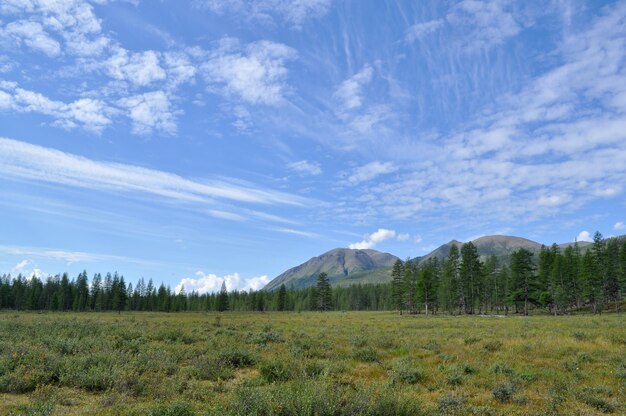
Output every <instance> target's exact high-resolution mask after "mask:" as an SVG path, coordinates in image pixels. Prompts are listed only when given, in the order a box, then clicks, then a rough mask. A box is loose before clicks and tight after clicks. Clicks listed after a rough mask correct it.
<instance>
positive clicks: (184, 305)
mask: <svg viewBox="0 0 626 416" xmlns="http://www.w3.org/2000/svg"><path fill="white" fill-rule="evenodd" d="M536 254H537V255H535V253H533V252H531V251H529V250H526V249H523V248H522V249H518V250H516V251H514V252H513V253H512V255H511V257H510V260H509V261H508V263H506V264H504V263H503V262H501V261H500V260H498V258H497V257H496V256H489V257H487V258H486V259H481V257H480V256H479V254H478V250H477V248H476V246H474V244H472V243H471V242H469V243H465V244H463V245H462V246H461V248H460V249H459V248H458V247H457V246H455V245H453V246H452V247H451V248H450V252H449V254H448V255H447V256H446V257H445V259H443V260H439V259H437V258H432V259H429V260H427V261H423V262H416V261H412V260H407V261H400V260H398V261H397V262H396V263H395V264H394V266H393V269H392V271H391V279H392V280H391V283H386V284H366V285H352V286H347V287H333V288H331V287H330V284H329V282H328V277H327V276H326V274H325V273H320V275H319V276H318V280H317V284H316V285H315V286H312V287H309V288H305V289H294V288H287V287H285V286H284V285H282V286H281V287H280V288H279V290H277V291H273V292H268V291H263V290H260V291H231V292H229V291H227V289H226V286H225V284H222V288H221V290H220V291H219V292H217V293H207V294H199V293H197V292H191V293H186V292H185V290H184V289H183V290H181V291H180V292H178V293H176V292H175V291H172V289H171V288H170V287H168V286H165V285H164V284H160V285H159V286H158V287H156V286H155V285H154V283H153V281H152V279H149V280H148V281H147V282H146V281H145V280H144V279H143V278H141V279H139V280H138V281H137V282H136V284H135V285H134V286H133V284H132V283H128V284H127V283H126V281H125V279H124V276H122V275H119V274H118V273H113V274H111V273H107V274H106V275H104V276H102V275H101V274H99V273H96V274H95V275H94V276H93V277H92V279H91V282H89V278H88V276H87V272H86V271H83V272H82V273H80V274H79V275H78V276H77V277H76V278H73V279H70V277H69V276H68V274H67V273H64V274H62V275H56V276H49V277H47V278H46V279H45V281H42V280H40V279H39V278H37V277H35V276H31V277H30V278H28V277H26V276H23V275H21V274H20V275H18V276H16V277H12V276H11V275H10V274H9V275H7V274H5V275H2V276H1V277H0V309H14V310H33V311H37V310H39V311H41V310H48V311H77V312H81V311H118V312H122V311H155V312H156V311H160V312H177V311H225V310H232V311H309V310H398V311H400V313H405V312H406V313H426V314H434V313H441V312H445V313H450V314H481V313H505V314H506V313H523V314H528V313H529V310H531V309H543V310H545V311H548V312H550V313H553V314H564V313H569V312H571V311H573V310H579V309H581V308H589V309H590V310H592V311H593V312H594V313H598V312H602V311H603V310H606V309H608V308H612V309H614V310H619V307H620V303H621V302H622V301H623V299H624V297H625V295H626V239H621V240H620V239H616V238H610V239H606V240H605V239H603V238H602V235H601V234H600V233H596V234H595V236H594V242H593V245H592V246H591V247H590V248H585V249H584V250H583V249H581V247H579V246H578V244H574V245H570V246H568V247H566V248H565V249H561V248H559V247H558V246H557V245H556V244H554V245H552V246H550V247H545V246H544V247H542V248H541V250H540V251H539V252H538V253H536Z"/></svg>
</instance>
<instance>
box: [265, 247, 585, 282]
mask: <svg viewBox="0 0 626 416" xmlns="http://www.w3.org/2000/svg"><path fill="white" fill-rule="evenodd" d="M472 243H474V245H475V246H476V247H477V249H478V254H479V255H480V256H481V258H483V260H484V259H485V258H487V257H489V256H491V255H492V254H493V255H495V256H496V257H497V258H498V260H500V261H501V262H504V263H507V262H508V261H509V257H510V256H511V253H513V251H515V250H517V249H519V248H525V249H527V250H530V251H533V252H539V250H540V249H541V246H542V244H540V243H537V242H535V241H532V240H528V239H526V238H522V237H514V236H506V235H490V236H484V237H480V238H477V239H475V240H473V241H472ZM572 244H573V243H564V244H559V247H560V248H561V249H564V248H565V247H567V246H569V245H572ZM578 244H579V246H580V247H581V249H582V250H583V251H584V250H585V249H586V248H587V247H590V246H591V243H587V242H579V243H578ZM453 245H456V246H457V247H458V248H459V249H460V248H461V246H462V245H463V243H462V242H460V241H457V240H452V241H450V242H448V243H446V244H443V245H441V246H439V247H438V248H436V249H435V250H433V251H431V252H430V253H428V254H426V255H425V256H421V257H415V258H413V259H412V260H413V261H416V262H422V261H426V260H428V259H430V258H437V259H439V260H443V259H444V258H445V257H446V256H447V255H448V253H450V248H451V247H452V246H453ZM535 257H536V256H535ZM396 260H398V257H396V256H394V255H392V254H389V253H382V252H380V251H376V250H352V249H347V248H336V249H334V250H330V251H328V252H326V253H324V254H322V255H320V256H317V257H313V258H311V259H310V260H308V261H306V262H304V263H302V264H301V265H299V266H296V267H293V268H291V269H289V270H287V271H286V272H284V273H282V274H281V275H279V276H277V277H276V278H274V279H273V280H272V281H271V282H269V283H268V284H267V286H265V290H276V289H278V288H279V287H280V285H281V284H283V283H284V284H285V286H287V287H293V288H294V289H301V288H305V287H308V286H312V285H314V284H315V281H316V279H317V276H318V275H319V274H320V273H321V272H326V273H327V274H328V278H329V281H330V283H331V285H333V286H349V285H353V284H358V283H361V284H365V283H385V282H389V281H391V267H392V266H393V263H394V262H395V261H396Z"/></svg>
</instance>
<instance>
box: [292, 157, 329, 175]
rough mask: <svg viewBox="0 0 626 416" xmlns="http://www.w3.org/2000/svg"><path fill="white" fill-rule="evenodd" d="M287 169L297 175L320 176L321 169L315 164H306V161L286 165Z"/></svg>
mask: <svg viewBox="0 0 626 416" xmlns="http://www.w3.org/2000/svg"><path fill="white" fill-rule="evenodd" d="M287 167H288V168H289V169H291V170H293V171H296V172H299V173H305V174H308V175H314V176H315V175H321V174H322V168H321V167H320V165H319V163H317V162H308V161H306V160H300V161H298V162H293V163H290V164H288V165H287Z"/></svg>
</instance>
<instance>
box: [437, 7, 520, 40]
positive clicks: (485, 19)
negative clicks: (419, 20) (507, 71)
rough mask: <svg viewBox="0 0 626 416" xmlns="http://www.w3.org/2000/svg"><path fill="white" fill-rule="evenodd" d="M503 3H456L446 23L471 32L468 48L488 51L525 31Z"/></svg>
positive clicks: (466, 36) (466, 38)
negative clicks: (486, 49) (491, 47)
mask: <svg viewBox="0 0 626 416" xmlns="http://www.w3.org/2000/svg"><path fill="white" fill-rule="evenodd" d="M510 9H511V5H510V3H509V2H507V1H504V0H463V1H461V2H459V3H457V4H456V5H455V6H454V7H453V8H452V10H451V11H450V13H448V15H447V17H446V18H447V20H448V22H450V24H451V25H455V26H461V27H465V28H468V29H469V30H468V34H466V35H465V39H464V43H465V46H466V47H471V48H488V47H490V46H493V45H498V44H501V43H503V42H504V41H505V40H506V39H508V38H510V37H513V36H515V35H517V34H518V33H519V32H520V31H521V30H522V25H521V23H520V22H519V21H518V20H517V18H516V16H515V15H514V13H513V12H512V11H511V10H510Z"/></svg>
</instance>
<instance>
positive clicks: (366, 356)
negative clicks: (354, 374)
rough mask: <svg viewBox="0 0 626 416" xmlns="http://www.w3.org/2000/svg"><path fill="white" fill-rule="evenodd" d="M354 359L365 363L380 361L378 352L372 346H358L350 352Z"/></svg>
mask: <svg viewBox="0 0 626 416" xmlns="http://www.w3.org/2000/svg"><path fill="white" fill-rule="evenodd" d="M352 356H353V357H354V359H355V360H358V361H363V362H365V363H375V362H380V357H379V356H378V352H376V350H375V349H374V348H372V347H364V348H359V349H357V350H355V351H354V353H353V354H352Z"/></svg>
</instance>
